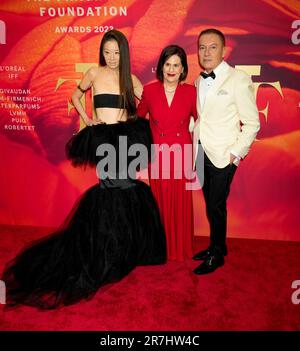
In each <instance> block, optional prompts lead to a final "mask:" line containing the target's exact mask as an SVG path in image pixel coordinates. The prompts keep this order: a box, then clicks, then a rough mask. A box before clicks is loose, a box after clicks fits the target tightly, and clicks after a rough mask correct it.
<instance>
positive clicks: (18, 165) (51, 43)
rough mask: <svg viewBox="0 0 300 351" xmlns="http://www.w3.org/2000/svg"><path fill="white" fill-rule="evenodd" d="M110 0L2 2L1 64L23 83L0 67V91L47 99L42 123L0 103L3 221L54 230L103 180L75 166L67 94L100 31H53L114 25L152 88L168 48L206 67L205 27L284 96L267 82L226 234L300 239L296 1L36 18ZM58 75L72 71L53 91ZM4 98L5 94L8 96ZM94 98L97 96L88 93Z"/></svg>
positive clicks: (146, 6)
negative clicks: (200, 41) (15, 121)
mask: <svg viewBox="0 0 300 351" xmlns="http://www.w3.org/2000/svg"><path fill="white" fill-rule="evenodd" d="M71 5H72V6H74V7H76V6H80V7H84V8H87V7H91V6H96V5H97V6H109V5H110V6H112V4H110V3H108V2H106V1H97V2H94V1H89V2H78V3H77V2H73V3H72V2H64V1H60V2H57V1H50V2H45V3H44V2H42V3H38V2H27V1H25V0H24V1H19V0H18V1H17V0H15V1H8V0H4V1H3V0H2V1H1V4H0V19H1V20H2V21H4V22H5V24H6V30H7V40H6V44H5V45H0V61H1V63H0V65H1V66H14V65H16V66H24V67H25V68H26V71H25V72H22V73H21V74H20V75H19V78H18V79H14V80H10V79H8V78H7V72H1V71H0V88H1V89H2V88H22V89H30V91H31V95H32V96H40V97H42V99H43V101H42V103H41V109H39V110H25V111H24V112H25V116H24V117H23V118H25V119H26V120H27V121H28V124H30V125H35V130H34V131H27V132H22V133H20V132H19V131H14V132H13V131H6V130H4V125H5V124H8V123H11V116H10V115H9V110H7V109H5V108H3V107H2V106H1V104H0V126H1V134H0V150H1V156H2V157H1V159H2V160H1V168H2V171H1V173H0V223H4V224H14V225H36V226H52V227H54V226H57V225H59V224H60V223H61V221H62V220H63V219H64V217H65V216H66V215H67V213H68V212H69V210H70V209H71V207H72V205H73V203H74V201H75V200H76V199H77V198H78V197H79V196H80V194H81V193H82V192H83V191H84V190H85V189H87V188H88V187H89V186H90V185H93V184H95V183H96V182H97V178H96V174H95V171H94V170H93V169H87V170H86V171H84V170H81V169H74V168H73V167H72V166H71V165H70V163H69V162H68V161H66V159H65V155H64V146H65V143H66V141H67V140H68V139H69V138H70V136H71V135H72V133H74V132H75V131H77V130H78V128H79V119H78V116H77V114H76V112H75V111H74V110H72V111H71V112H70V114H68V100H69V99H70V96H71V94H72V91H73V89H74V88H75V84H76V82H75V80H74V79H80V77H81V74H80V73H78V72H77V73H76V72H75V64H76V63H97V62H98V55H99V53H98V51H99V43H100V40H101V37H102V34H99V33H94V32H92V33H67V34H66V33H65V34H63V33H55V28H56V27H58V26H72V27H74V26H83V27H87V26H91V27H94V26H104V25H110V26H114V27H115V28H117V29H119V30H121V31H122V32H123V33H124V34H126V36H127V38H128V40H129V43H130V49H131V60H132V70H133V72H134V73H135V74H136V75H137V76H138V77H139V78H140V79H141V81H142V82H143V83H144V84H146V83H148V82H150V81H152V80H154V79H155V74H154V72H153V68H154V67H155V66H156V62H157V59H158V56H159V54H160V51H161V50H162V48H164V47H165V46H166V45H168V44H171V43H176V44H178V45H181V46H182V47H183V48H184V49H185V50H186V52H187V54H188V62H189V76H188V79H187V81H188V82H189V83H193V81H194V79H195V78H196V77H197V75H198V74H199V71H200V68H199V65H198V60H197V45H196V43H197V36H198V34H199V32H200V31H201V30H202V29H204V28H207V27H215V28H218V29H220V30H222V31H223V32H224V33H225V35H226V37H227V45H228V50H227V57H226V59H227V61H228V62H229V63H230V64H231V65H233V66H235V65H258V66H261V74H260V76H255V77H253V80H254V81H255V82H277V81H278V82H280V86H281V89H282V96H281V95H280V94H279V92H278V91H277V90H276V89H274V88H273V87H272V86H270V85H262V86H260V88H259V90H258V94H257V104H258V107H259V109H263V108H265V107H266V105H267V103H268V115H267V118H265V116H264V115H263V114H261V115H260V117H261V125H262V126H261V130H260V132H259V135H258V137H257V138H258V140H257V141H256V142H255V144H254V146H253V147H252V150H251V152H250V154H249V156H248V157H247V158H246V160H245V161H243V162H242V163H241V165H240V166H239V169H238V172H237V174H236V176H235V179H234V183H233V185H232V191H231V194H230V199H229V201H228V207H229V209H228V212H229V223H228V226H229V236H233V237H245V238H258V239H275V240H282V239H283V240H300V236H299V234H298V233H299V232H300V219H299V214H298V212H299V197H300V179H299V176H300V153H299V146H300V130H299V129H300V115H299V102H300V64H299V55H300V52H299V45H298V46H297V45H294V44H293V43H292V42H291V34H292V29H291V24H292V22H293V21H294V20H297V19H299V18H300V4H299V2H298V1H292V0H290V1H285V0H276V1H275V0H260V1H258V0H245V1H240V2H237V1H234V2H230V3H228V2H227V1H225V0H214V1H210V2H207V1H204V0H197V1H196V0H183V1H176V2H174V3H173V4H172V6H170V4H169V3H167V2H165V1H164V0H145V1H138V0H136V1H134V0H132V1H121V0H120V1H114V2H113V6H127V16H115V17H114V16H101V17H99V16H98V17H97V16H95V17H40V15H39V10H38V9H39V7H40V6H43V7H46V8H47V7H66V6H71ZM60 78H64V79H70V80H69V81H67V82H65V83H64V84H62V85H61V86H60V87H59V88H58V89H57V90H56V87H57V83H58V80H59V79H60ZM0 95H2V96H3V94H0ZM88 106H90V101H89V99H88ZM193 197H194V211H195V216H194V217H195V234H196V235H207V234H208V225H207V221H206V216H205V210H204V202H203V198H202V193H201V191H195V192H194V193H193Z"/></svg>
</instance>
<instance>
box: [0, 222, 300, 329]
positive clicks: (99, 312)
mask: <svg viewBox="0 0 300 351" xmlns="http://www.w3.org/2000/svg"><path fill="white" fill-rule="evenodd" d="M0 232H1V236H0V271H1V272H2V271H3V267H4V264H5V262H7V261H8V260H9V259H11V258H13V257H14V255H15V254H16V253H17V252H18V251H19V250H20V249H21V248H22V247H23V246H24V244H25V243H28V242H30V241H32V240H33V239H36V238H38V237H40V236H42V235H45V234H47V233H48V232H49V230H46V229H41V228H28V227H26V228H24V227H8V226H0ZM207 242H208V240H207V238H198V237H197V238H196V239H195V245H194V246H195V251H197V250H198V249H200V248H205V247H206V245H207ZM228 243H229V256H227V258H226V262H225V265H224V266H223V267H221V268H220V269H218V270H217V271H216V272H214V273H212V274H210V275H207V276H201V277H200V276H196V275H195V274H193V273H192V270H193V268H194V267H196V266H197V262H195V261H193V260H187V261H186V262H184V263H176V262H168V263H167V264H165V265H163V266H152V267H138V268H136V269H135V270H134V271H133V272H132V273H131V274H130V275H129V276H127V277H126V278H125V279H123V280H122V281H121V282H119V283H117V284H115V285H112V286H111V287H109V288H108V289H105V290H104V291H99V292H98V293H97V294H96V296H95V297H94V298H93V299H92V300H90V301H84V302H81V303H79V304H77V305H73V306H70V307H64V308H62V309H60V310H55V311H50V312H49V311H38V310H36V309H33V308H30V307H23V306H22V307H19V308H16V309H14V310H5V308H4V305H0V315H1V317H0V330H26V331H28V330H59V331H62V330H99V331H100V330H103V331H118V330H122V331H124V330H125V331H126V330H127V331H131V330H140V331H142V330H149V331H159V330H164V331H166V330H170V331H174V330H175V331H177V330H182V331H186V330H190V331H197V330H198V331H202V330H203V331H205V330H235V331H236V330H299V326H300V304H298V305H295V304H293V303H292V300H291V295H292V293H293V292H294V291H295V290H293V289H292V287H291V285H292V282H293V281H294V280H299V279H300V242H284V241H263V240H246V239H229V240H228ZM299 298H300V293H299Z"/></svg>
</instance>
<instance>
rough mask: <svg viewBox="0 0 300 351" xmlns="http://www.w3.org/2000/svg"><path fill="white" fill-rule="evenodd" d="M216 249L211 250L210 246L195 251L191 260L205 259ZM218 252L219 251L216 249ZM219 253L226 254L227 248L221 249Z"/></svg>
mask: <svg viewBox="0 0 300 351" xmlns="http://www.w3.org/2000/svg"><path fill="white" fill-rule="evenodd" d="M215 252H216V250H213V249H211V248H208V249H206V250H203V251H200V252H198V253H196V255H194V256H193V260H195V261H204V260H206V259H207V258H208V257H209V256H211V255H214V254H215ZM217 252H219V251H217ZM221 254H222V255H223V256H227V249H226V248H225V249H224V250H223V251H221Z"/></svg>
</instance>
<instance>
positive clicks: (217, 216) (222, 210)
mask: <svg viewBox="0 0 300 351" xmlns="http://www.w3.org/2000/svg"><path fill="white" fill-rule="evenodd" d="M236 169H237V166H236V165H234V164H228V165H227V166H226V167H225V168H217V167H216V166H214V165H213V164H212V162H211V161H210V160H209V158H208V157H207V156H206V154H204V184H203V188H202V190H203V194H204V198H205V203H206V214H207V218H208V221H209V225H210V246H209V248H210V249H211V250H212V251H214V252H215V253H216V254H221V255H226V254H227V247H226V233H227V205H226V202H227V198H228V195H229V191H230V185H231V182H232V179H233V176H234V174H235V171H236Z"/></svg>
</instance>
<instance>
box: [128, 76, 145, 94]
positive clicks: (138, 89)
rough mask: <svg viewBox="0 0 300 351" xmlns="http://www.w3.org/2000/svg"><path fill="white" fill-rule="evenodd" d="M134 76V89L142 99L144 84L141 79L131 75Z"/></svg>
mask: <svg viewBox="0 0 300 351" xmlns="http://www.w3.org/2000/svg"><path fill="white" fill-rule="evenodd" d="M131 77H132V84H133V90H134V95H135V96H136V97H137V98H138V99H139V100H141V98H142V93H143V84H142V83H141V81H140V80H139V79H138V78H137V77H136V76H135V75H133V74H132V75H131Z"/></svg>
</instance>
